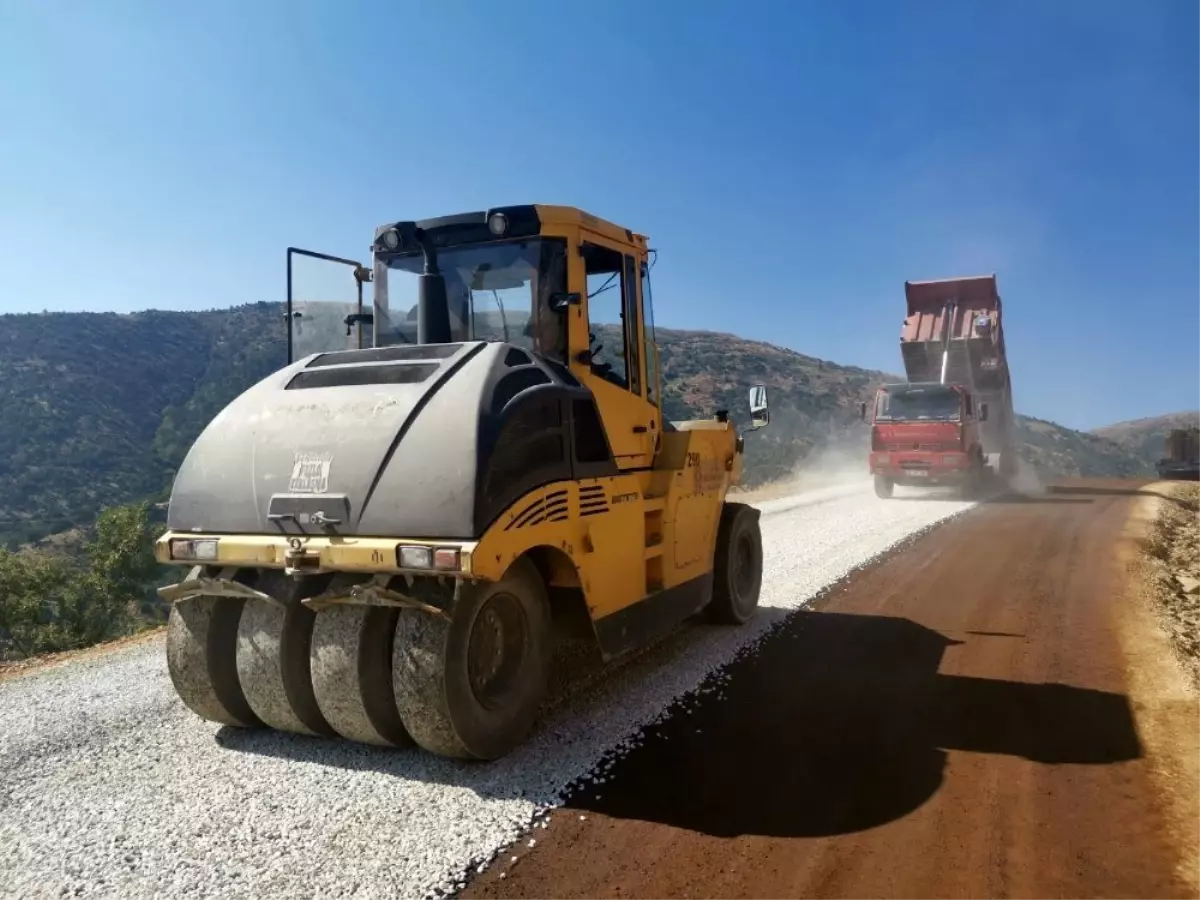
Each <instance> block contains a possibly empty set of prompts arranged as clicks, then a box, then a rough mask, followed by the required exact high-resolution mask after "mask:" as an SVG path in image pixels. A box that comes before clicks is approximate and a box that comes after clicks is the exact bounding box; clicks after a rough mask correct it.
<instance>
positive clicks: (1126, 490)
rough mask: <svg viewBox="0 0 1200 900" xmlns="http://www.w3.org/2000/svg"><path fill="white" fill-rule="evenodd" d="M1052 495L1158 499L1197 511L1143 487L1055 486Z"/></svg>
mask: <svg viewBox="0 0 1200 900" xmlns="http://www.w3.org/2000/svg"><path fill="white" fill-rule="evenodd" d="M1049 490H1050V492H1051V493H1052V494H1058V495H1064V494H1065V495H1071V494H1077V495H1080V496H1091V497H1157V498H1158V499H1160V500H1169V501H1170V502H1171V503H1174V504H1175V505H1176V506H1181V507H1183V508H1184V509H1195V508H1196V506H1195V504H1194V503H1193V502H1191V501H1189V500H1187V499H1184V498H1181V497H1172V496H1171V495H1170V494H1163V493H1160V492H1159V491H1152V490H1147V489H1146V488H1145V487H1141V486H1130V487H1086V486H1078V487H1075V486H1070V485H1065V486H1064V485H1054V486H1052V487H1050V489H1049Z"/></svg>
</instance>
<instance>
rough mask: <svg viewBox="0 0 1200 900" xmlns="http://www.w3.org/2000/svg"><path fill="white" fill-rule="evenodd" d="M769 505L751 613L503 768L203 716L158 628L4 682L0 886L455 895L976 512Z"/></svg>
mask: <svg viewBox="0 0 1200 900" xmlns="http://www.w3.org/2000/svg"><path fill="white" fill-rule="evenodd" d="M756 505H757V506H759V507H760V508H761V509H762V510H763V521H762V531H763V540H764V555H765V564H766V572H765V575H764V579H763V596H762V601H761V602H762V607H763V608H762V609H761V610H760V614H759V615H758V616H757V617H756V618H755V620H753V621H752V622H751V623H750V624H748V625H746V626H744V627H742V628H738V629H731V628H723V627H719V626H706V625H693V626H688V627H687V628H685V629H683V630H682V631H681V632H680V633H677V634H676V635H675V636H673V637H671V638H669V639H668V640H666V641H664V642H662V643H661V644H659V645H658V646H656V647H655V648H654V649H653V650H651V651H649V652H646V653H643V654H641V655H639V656H637V657H636V658H634V659H633V660H630V661H626V662H625V663H623V664H622V665H620V666H615V667H613V669H612V670H611V671H609V672H607V673H605V677H603V678H599V679H596V678H591V679H588V680H587V684H586V685H583V683H582V682H581V687H580V688H579V689H578V690H577V691H575V692H574V693H573V694H570V695H569V696H568V698H567V699H566V700H564V701H562V702H561V703H560V704H559V705H558V706H557V707H556V708H555V709H554V710H553V711H552V712H551V713H550V714H549V715H548V717H547V718H546V719H545V720H543V722H542V723H541V725H540V726H539V727H538V729H537V731H536V733H535V734H534V736H533V737H532V738H531V740H530V741H529V742H528V743H527V744H526V745H525V746H524V747H522V748H521V749H519V750H518V751H517V752H515V753H513V754H512V755H510V756H508V757H506V758H505V759H503V760H500V761H499V762H497V763H493V764H490V765H486V766H480V765H467V764H460V763H456V762H452V761H448V760H442V759H439V758H436V757H431V756H429V755H427V754H424V753H422V752H419V751H414V750H408V751H394V750H393V751H389V750H382V749H377V748H374V747H369V746H364V745H358V744H352V743H348V742H344V741H333V740H328V739H320V738H308V737H303V736H299V735H291V734H284V733H279V732H263V731H255V732H249V731H240V730H237V729H229V728H222V727H219V726H216V725H214V724H212V723H208V722H205V721H203V720H201V719H199V718H197V717H196V716H194V715H192V714H191V713H189V712H188V711H187V710H185V709H184V708H183V706H182V704H181V703H180V702H179V701H178V700H177V699H176V697H175V695H174V693H173V691H172V689H171V685H170V681H169V679H168V676H167V671H166V661H165V658H164V652H163V645H162V640H161V638H160V639H157V640H154V641H151V642H148V643H147V644H145V645H141V646H135V647H133V648H131V649H128V650H122V651H118V652H116V653H113V654H110V655H107V656H101V657H96V658H91V659H86V660H82V661H80V662H78V663H75V664H70V665H66V666H62V667H57V668H54V669H50V670H46V671H39V672H34V673H32V674H30V675H27V676H25V677H21V678H17V679H14V680H11V681H8V682H5V683H2V684H0V860H2V861H3V863H2V864H0V897H4V898H8V897H12V898H22V900H34V898H41V897H55V898H57V897H72V896H75V897H121V898H136V897H159V896H164V895H167V896H172V897H214V898H218V897H219V898H222V900H224V898H235V897H247V898H255V900H271V898H275V897H289V898H293V897H296V898H298V897H376V896H381V895H396V894H399V895H401V896H421V895H427V894H439V893H442V892H445V891H452V890H453V889H454V888H455V886H456V884H457V883H459V882H460V881H461V879H462V878H463V877H464V876H465V873H466V872H467V871H470V870H472V869H474V868H477V867H479V866H481V865H484V864H486V862H487V861H488V860H490V859H491V858H492V856H493V855H494V854H495V852H496V851H497V850H499V849H500V848H502V847H504V846H505V845H507V844H508V843H510V842H511V841H513V840H514V839H516V838H517V837H518V836H519V835H520V834H521V833H522V832H523V831H524V830H525V829H526V828H527V827H528V826H529V824H530V823H531V822H532V821H534V820H535V819H537V818H538V817H539V816H540V814H542V813H543V812H545V810H546V809H547V808H549V807H553V806H555V805H557V803H558V802H559V800H560V798H561V795H562V792H563V791H564V789H565V788H566V786H567V785H568V784H570V783H571V782H573V781H575V780H577V779H581V778H585V777H603V776H602V775H600V774H599V773H597V772H596V769H597V766H598V765H600V766H601V768H603V766H602V763H603V761H604V759H605V757H606V756H610V755H611V753H613V752H620V748H621V745H622V744H625V745H628V744H629V743H630V742H636V740H637V732H638V729H639V727H640V726H642V725H645V724H646V723H648V722H650V721H653V720H654V719H655V718H656V717H659V716H662V715H663V714H664V711H665V710H667V709H668V707H669V706H670V705H671V704H672V703H673V702H674V701H675V700H676V699H677V698H680V697H681V696H682V695H685V694H687V693H688V692H689V691H692V690H694V689H695V688H697V687H698V686H699V685H700V683H701V682H702V681H703V680H704V678H705V676H707V675H708V674H710V673H711V672H712V671H713V670H714V669H717V668H719V667H720V666H722V665H724V664H725V663H727V662H728V661H729V660H731V659H732V658H733V657H734V656H735V655H736V654H737V653H739V651H743V650H745V649H746V648H747V647H748V646H750V645H752V644H753V642H754V641H755V640H756V639H757V638H760V637H761V636H762V635H763V634H764V633H765V632H766V631H767V630H768V629H769V628H771V627H774V626H775V625H777V624H778V623H779V622H780V621H781V620H782V618H783V617H784V616H785V615H786V614H787V611H788V610H791V609H795V608H797V607H800V606H803V605H804V604H805V603H807V602H809V601H810V600H811V599H812V598H813V597H814V596H816V595H817V594H818V593H819V592H820V591H821V590H822V589H824V588H825V587H827V586H829V585H830V584H832V583H834V582H836V581H838V580H839V579H841V578H843V577H845V576H846V575H847V574H849V573H850V572H851V571H852V570H854V569H855V568H857V567H859V566H861V565H862V564H864V563H866V562H868V561H870V560H871V559H872V558H873V557H875V556H877V555H878V554H880V553H882V552H883V551H885V550H887V549H888V548H890V547H892V546H894V545H895V544H896V543H898V542H900V541H902V540H904V539H905V538H908V537H910V536H912V535H914V534H916V533H918V532H920V531H922V530H924V529H925V528H927V527H929V526H931V525H933V524H935V523H937V522H938V521H940V520H943V519H945V518H947V517H949V516H952V515H954V514H956V513H958V512H960V511H963V510H965V509H967V508H968V507H969V506H970V505H971V504H967V503H961V502H957V501H953V500H942V499H907V498H905V497H903V496H901V495H900V494H898V495H897V499H895V500H891V501H881V500H878V499H876V498H875V497H874V495H873V493H872V489H871V486H870V484H869V483H865V484H862V485H848V486H838V487H835V488H829V489H825V490H818V491H813V492H810V493H806V494H804V495H802V496H798V497H794V498H784V499H777V500H770V501H765V502H762V503H759V504H756ZM589 773H591V775H589ZM553 820H554V816H553V814H551V815H550V816H549V818H548V822H549V824H548V827H551V828H552V827H553ZM540 821H541V822H542V823H543V824H545V823H546V822H547V819H546V818H541V819H540Z"/></svg>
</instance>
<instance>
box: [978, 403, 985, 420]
mask: <svg viewBox="0 0 1200 900" xmlns="http://www.w3.org/2000/svg"><path fill="white" fill-rule="evenodd" d="M979 421H980V422H986V421H987V404H986V403H980V404H979Z"/></svg>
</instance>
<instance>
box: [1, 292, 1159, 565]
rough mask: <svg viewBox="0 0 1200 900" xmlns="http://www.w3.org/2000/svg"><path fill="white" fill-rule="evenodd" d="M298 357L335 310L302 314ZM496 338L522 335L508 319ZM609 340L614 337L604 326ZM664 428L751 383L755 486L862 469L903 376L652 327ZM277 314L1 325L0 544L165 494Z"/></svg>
mask: <svg viewBox="0 0 1200 900" xmlns="http://www.w3.org/2000/svg"><path fill="white" fill-rule="evenodd" d="M304 309H305V311H306V317H305V319H304V322H305V323H306V324H305V325H304V331H303V333H302V336H301V338H300V341H301V344H302V346H301V350H302V351H305V352H306V351H308V350H309V349H311V345H310V342H313V341H318V340H320V339H321V338H322V337H323V336H328V335H329V334H331V333H333V334H338V335H340V337H339V340H344V341H348V340H349V338H346V337H345V336H344V333H343V331H342V329H343V327H344V326H342V325H341V324H340V314H339V312H338V310H335V309H333V307H332V305H330V306H329V307H328V308H324V307H322V306H321V305H320V304H306V305H305V306H304ZM492 324H493V325H494V326H496V328H497V330H500V329H504V328H507V329H510V330H511V331H512V332H513V333H514V334H515V333H516V331H517V330H518V329H519V328H520V327H521V326H522V322H521V321H520V320H519V319H518V318H517V317H515V316H514V315H513V314H512V313H511V312H509V313H508V314H507V318H504V319H500V318H497V319H496V320H495V321H494V322H493V323H492ZM599 330H603V329H599ZM657 337H658V342H659V348H660V353H659V357H660V364H661V368H662V373H663V379H664V388H663V407H664V412H665V414H666V415H667V417H668V418H672V419H684V418H692V417H698V416H699V417H706V416H711V415H713V414H714V412H715V411H716V410H718V409H727V410H729V411H730V413H731V415H732V416H733V417H734V419H735V420H736V421H739V422H741V423H745V422H746V420H747V418H748V407H747V388H748V386H749V385H750V384H751V383H752V382H755V381H761V382H763V383H765V384H767V385H768V386H769V387H770V389H771V425H770V427H769V428H766V429H763V430H761V431H758V432H754V433H751V434H749V435H747V439H746V462H747V465H746V473H747V482H748V483H749V484H761V483H763V482H766V481H771V480H774V479H777V478H780V477H784V476H788V475H790V474H791V473H792V472H793V471H794V470H795V468H796V465H797V463H799V462H801V461H802V460H804V459H805V458H807V457H809V456H810V455H811V454H812V453H813V452H814V451H816V450H821V449H829V448H832V449H835V450H843V451H845V453H846V454H848V455H849V458H850V459H852V460H856V459H862V460H863V465H864V466H865V453H866V446H867V443H868V430H867V428H866V426H865V425H864V424H863V423H862V422H860V421H859V419H858V404H859V402H860V401H862V400H866V399H869V398H870V396H871V394H872V392H873V391H874V389H875V387H876V386H877V385H878V384H880V383H881V382H883V381H886V380H895V379H896V376H894V375H889V374H888V373H884V372H877V371H870V370H866V369H859V368H854V367H850V366H840V365H836V364H834V363H830V362H826V361H823V360H819V359H816V358H814V357H811V356H805V355H804V354H801V353H797V352H796V351H794V350H789V349H786V348H783V347H777V346H773V345H771V344H765V343H760V342H755V341H747V340H743V339H741V338H738V337H735V336H734V335H730V334H717V333H713V332H706V331H677V330H670V329H665V328H661V329H658V331H657ZM286 356H287V347H286V337H285V333H284V329H283V316H282V313H281V310H280V307H279V305H278V304H274V303H258V304H251V305H247V306H240V307H236V308H232V309H211V310H204V311H196V312H160V311H147V312H139V313H132V314H126V315H118V314H116V313H43V314H30V315H5V316H0V545H4V544H7V545H16V544H19V543H23V542H26V541H30V540H36V539H39V538H41V537H43V536H45V535H48V534H53V533H57V532H61V531H65V530H67V529H69V528H72V527H74V526H78V525H81V524H87V523H89V522H90V521H91V520H92V519H93V518H94V517H95V515H96V514H97V512H98V511H99V510H100V509H101V508H103V507H105V506H109V505H113V504H118V503H125V502H129V501H132V500H138V499H143V498H151V499H160V500H161V499H165V498H166V496H167V494H168V492H169V489H170V483H171V478H172V473H173V472H174V470H175V468H176V467H177V466H178V465H179V463H180V461H182V459H183V457H184V454H186V452H187V449H188V447H189V446H190V444H191V442H192V441H193V440H194V439H195V437H196V436H197V435H198V434H199V433H200V431H201V430H202V429H203V428H204V426H205V425H206V424H207V423H208V421H209V420H210V419H211V418H212V417H213V416H215V415H216V414H217V413H218V412H219V411H220V410H221V408H222V407H223V406H224V405H225V404H226V403H228V402H229V401H230V400H231V399H232V398H233V397H235V396H236V395H237V394H238V393H239V392H240V391H242V390H243V389H245V388H246V387H248V386H249V385H251V384H253V383H254V382H255V381H257V380H259V379H260V378H263V377H265V376H266V375H268V374H270V372H272V371H274V370H275V369H277V368H278V367H280V366H282V365H283V364H284V362H285V360H286ZM1019 428H1020V434H1021V439H1022V442H1023V443H1022V448H1021V453H1022V456H1023V457H1024V458H1025V459H1026V460H1027V461H1028V462H1029V463H1031V464H1032V465H1033V466H1034V467H1035V468H1036V469H1037V470H1038V471H1039V472H1040V473H1041V474H1042V476H1043V477H1044V478H1050V477H1054V476H1057V475H1100V476H1103V475H1110V476H1124V475H1136V474H1146V473H1147V472H1146V464H1145V460H1144V459H1143V458H1142V457H1141V456H1139V455H1138V454H1137V453H1135V452H1133V451H1131V450H1130V449H1128V448H1127V447H1126V446H1124V445H1122V444H1121V443H1119V442H1116V441H1113V440H1110V439H1108V438H1106V437H1103V436H1097V435H1088V434H1081V433H1080V432H1077V431H1071V430H1069V429H1066V428H1062V427H1060V426H1058V425H1055V424H1053V423H1050V422H1043V421H1039V420H1035V419H1028V418H1020V419H1019Z"/></svg>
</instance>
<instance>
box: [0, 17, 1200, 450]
mask: <svg viewBox="0 0 1200 900" xmlns="http://www.w3.org/2000/svg"><path fill="white" fill-rule="evenodd" d="M1198 33H1200V21H1198V13H1197V6H1196V4H1195V3H1194V2H1192V0H1172V2H1167V0H1136V2H1135V0H1125V2H1106V0H1086V2H1084V0H1079V2H1075V0H1053V2H1006V3H1001V2H998V0H976V2H971V3H956V2H923V0H906V2H904V3H894V2H883V0H877V2H859V0H837V2H834V0H828V2H823V3H818V2H817V0H788V2H777V3H753V2H749V0H739V2H736V3H720V2H717V0H709V2H707V3H701V4H695V3H692V4H687V5H684V4H682V3H676V2H667V0H655V2H644V0H643V2H614V3H608V4H603V5H598V4H590V3H583V2H574V3H570V2H562V0H558V2H549V0H529V2H524V3H519V4H488V3H484V2H482V0H477V2H465V0H457V2H451V0H442V2H438V3H424V4H415V3H401V2H392V3H386V4H382V3H359V2H348V0H347V2H340V3H337V4H334V3H325V4H318V3H305V2H294V3H291V4H284V3H281V2H278V3H277V2H275V0H256V2H253V3H234V2H226V0H220V2H210V3H207V4H168V3H151V2H148V0H147V2H129V0H106V2H104V3H91V4H82V3H79V4H69V5H62V4H47V3H38V2H36V0H25V2H20V0H18V2H13V3H8V4H4V5H3V7H2V8H0V129H2V130H0V134H3V138H2V139H0V312H25V311H40V310H43V309H50V310H118V311H129V310H137V309H144V308H148V307H156V308H174V309H184V308H198V307H199V308H204V307H213V306H228V305H232V304H236V303H243V302H249V301H254V300H264V299H265V300H276V299H281V298H282V293H283V259H284V255H283V252H284V248H285V247H286V246H287V245H289V244H293V245H299V246H307V247H312V248H315V249H320V250H324V251H327V252H331V253H336V254H339V255H348V256H357V257H361V256H364V255H365V254H366V252H367V251H366V247H367V244H368V242H369V241H370V238H371V235H372V234H373V229H374V227H375V226H376V225H378V224H380V223H382V222H384V221H389V220H394V219H397V218H409V217H413V218H418V217H422V216H426V215H434V214H438V213H445V212H457V211H463V210H468V209H478V208H484V207H487V206H489V205H500V204H506V203H522V202H545V203H564V204H574V205H578V206H582V207H584V208H586V209H588V210H589V211H591V212H594V213H596V214H597V215H602V216H605V217H607V218H610V219H612V220H614V221H616V222H618V223H620V224H622V225H625V226H627V227H630V228H634V229H636V230H639V231H642V232H644V233H647V234H649V235H650V237H651V240H652V243H653V245H654V246H655V247H657V248H658V249H659V252H660V256H659V262H658V264H657V265H656V267H655V270H654V278H655V281H654V287H655V301H656V316H657V319H658V322H659V324H660V325H663V326H668V327H669V326H676V327H696V328H712V329H719V330H728V331H733V332H736V333H738V334H741V335H743V336H745V337H750V338H757V339H763V340H769V341H772V342H775V343H780V344H784V345H786V346H789V347H792V348H795V349H796V350H799V351H801V352H804V353H809V354H813V355H816V356H820V357H823V358H826V359H832V360H835V361H837V362H841V363H851V364H857V365H862V366H868V367H873V368H884V369H888V370H891V371H899V369H900V358H899V349H898V346H897V344H898V335H899V328H900V323H901V320H902V319H903V315H904V296H903V284H904V281H905V279H916V280H919V279H926V278H941V277H950V276H953V275H959V274H978V273H986V272H996V273H997V275H998V278H999V284H1000V289H1001V294H1002V296H1003V297H1004V300H1005V313H1006V319H1005V328H1006V333H1007V339H1008V344H1009V356H1010V364H1011V366H1012V370H1013V378H1014V393H1015V400H1016V405H1017V408H1018V410H1019V411H1022V412H1025V413H1029V414H1032V415H1037V416H1040V417H1043V418H1049V419H1053V420H1056V421H1059V422H1062V423H1064V424H1067V425H1071V426H1074V427H1080V428H1089V427H1094V426H1098V425H1102V424H1105V423H1108V422H1111V421H1114V420H1119V419H1127V418H1134V417H1138V416H1143V415H1152V414H1156V413H1161V412H1168V411H1173V410H1177V409H1183V408H1195V407H1196V406H1197V405H1198V404H1200V396H1198V395H1200V315H1198V307H1200V304H1198V287H1200V223H1198V214H1197V201H1198V192H1200V178H1198V165H1200V135H1198V123H1197V106H1198V102H1200V89H1198V83H1200V82H1198V66H1200V59H1198V52H1197V44H1198ZM0 327H2V325H0Z"/></svg>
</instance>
